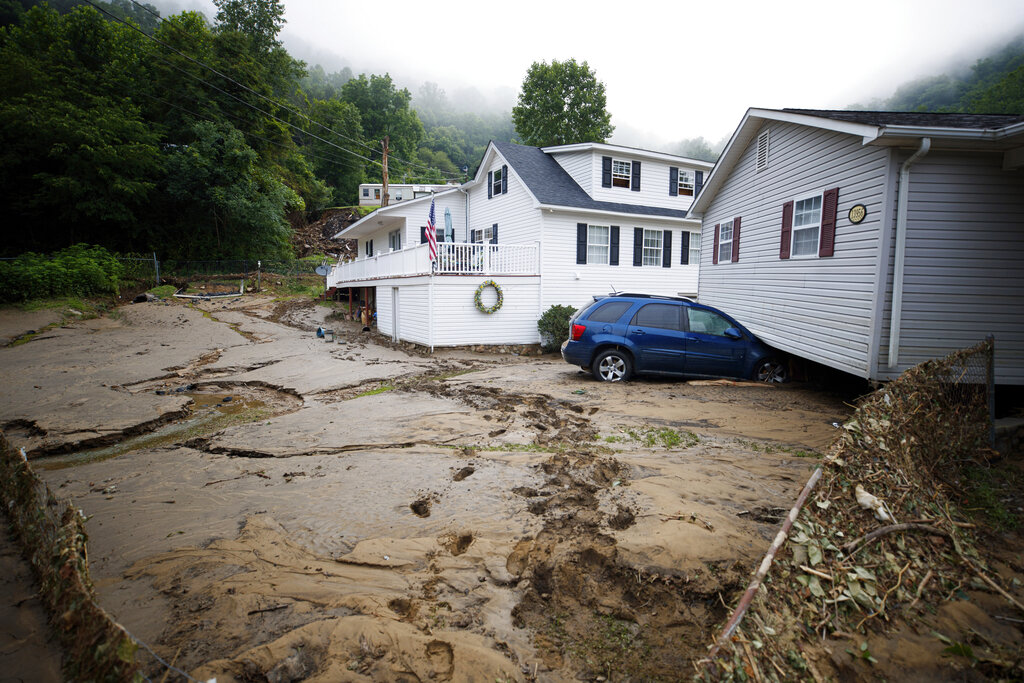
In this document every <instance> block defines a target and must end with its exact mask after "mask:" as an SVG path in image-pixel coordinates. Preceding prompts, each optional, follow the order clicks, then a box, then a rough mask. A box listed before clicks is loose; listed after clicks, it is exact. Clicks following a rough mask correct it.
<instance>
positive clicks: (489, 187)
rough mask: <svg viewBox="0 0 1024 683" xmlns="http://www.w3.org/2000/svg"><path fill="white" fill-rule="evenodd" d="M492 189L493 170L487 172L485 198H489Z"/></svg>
mask: <svg viewBox="0 0 1024 683" xmlns="http://www.w3.org/2000/svg"><path fill="white" fill-rule="evenodd" d="M493 189H494V172H493V171H488V172H487V198H488V199H490V198H491V191H492V190H493Z"/></svg>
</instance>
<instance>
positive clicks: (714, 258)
mask: <svg viewBox="0 0 1024 683" xmlns="http://www.w3.org/2000/svg"><path fill="white" fill-rule="evenodd" d="M721 227H722V224H721V223H716V224H715V250H714V251H713V252H711V262H712V263H718V237H719V235H720V234H721V233H720V229H721Z"/></svg>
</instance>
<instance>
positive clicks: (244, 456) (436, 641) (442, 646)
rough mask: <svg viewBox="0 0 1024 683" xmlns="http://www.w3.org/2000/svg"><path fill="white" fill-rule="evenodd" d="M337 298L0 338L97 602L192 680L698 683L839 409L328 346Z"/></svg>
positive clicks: (127, 319) (546, 366)
mask: <svg viewBox="0 0 1024 683" xmlns="http://www.w3.org/2000/svg"><path fill="white" fill-rule="evenodd" d="M329 310H330V309H328V308H324V307H321V306H313V305H311V304H296V303H293V302H275V301H273V300H270V299H259V298H254V297H251V296H246V297H238V298H235V299H226V300H215V301H211V302H200V303H197V304H194V305H185V304H183V303H180V302H151V303H144V304H136V305H131V306H124V307H121V308H119V309H117V311H116V312H115V314H114V315H112V316H108V317H103V318H97V319H93V320H79V321H74V322H72V323H70V324H67V325H66V326H64V327H53V328H50V329H47V330H46V331H45V332H44V333H41V334H37V335H36V336H35V337H33V338H32V340H31V341H29V342H28V343H22V344H17V345H13V346H7V347H5V348H0V381H2V382H3V383H4V386H5V390H4V392H3V393H2V394H0V425H2V426H3V429H4V432H5V433H6V434H7V436H8V438H9V439H10V440H11V441H12V442H13V443H14V445H15V446H18V447H24V448H25V449H26V450H27V451H28V453H29V457H30V458H31V459H32V462H33V465H34V466H35V467H36V468H37V470H39V471H40V472H41V473H42V474H43V476H44V477H45V479H46V480H47V482H48V483H49V485H50V487H51V488H53V489H54V491H56V492H57V493H58V495H62V496H67V497H69V498H71V499H72V500H74V502H75V504H76V505H78V506H79V507H81V508H82V510H83V511H84V512H85V514H86V515H88V516H89V521H88V523H87V527H88V532H89V548H90V567H91V571H92V575H93V578H94V580H95V582H96V585H97V589H98V593H99V598H100V603H101V604H102V605H103V606H104V607H105V608H106V609H107V610H108V611H109V612H110V613H111V614H112V615H114V616H115V617H116V618H117V619H118V621H119V622H120V623H122V624H123V625H124V626H125V627H126V628H127V629H128V630H129V631H130V632H131V633H133V634H134V635H135V636H137V637H138V638H140V639H142V640H144V641H145V642H147V643H149V644H151V645H152V646H153V647H154V649H155V650H156V651H157V652H158V653H159V654H160V655H161V656H163V657H164V658H165V659H168V660H173V661H174V662H175V664H176V665H177V666H180V667H182V668H185V669H186V670H188V671H190V672H191V673H192V675H194V676H195V677H196V678H200V679H204V680H205V679H207V678H210V677H214V676H216V677H217V680H218V681H221V682H222V683H223V682H224V681H263V680H267V681H291V680H313V681H341V680H353V681H357V680H363V681H368V680H400V681H406V680H409V681H411V680H487V681H495V680H502V681H504V680H541V681H568V680H577V679H580V678H583V679H588V680H594V679H597V680H600V679H601V677H604V678H609V679H611V680H620V679H623V678H632V679H644V680H657V679H662V680H677V679H679V678H680V677H684V676H688V675H689V672H691V671H692V667H691V662H692V661H693V660H694V659H695V658H697V657H699V656H701V655H702V654H703V653H705V652H706V648H707V645H708V643H709V642H710V640H711V639H712V637H713V635H714V634H713V633H712V629H713V628H714V626H715V624H717V623H720V622H721V620H722V619H723V617H724V616H725V607H724V605H725V604H726V603H729V602H730V600H731V598H732V597H734V595H735V594H736V593H737V592H738V591H741V590H742V589H743V587H744V586H745V584H746V582H747V580H749V576H750V573H751V570H752V569H753V567H754V565H755V564H756V563H757V562H758V561H759V559H760V557H761V555H762V554H763V552H764V550H765V549H766V547H767V546H768V545H769V543H770V541H771V539H772V538H773V537H774V534H775V532H776V530H777V527H778V522H779V520H780V517H781V515H782V514H784V512H783V509H788V508H789V506H790V505H791V504H792V502H793V500H794V498H795V497H796V494H797V492H798V491H799V489H800V488H801V487H802V486H803V484H804V482H805V481H806V479H807V477H808V475H809V474H810V471H811V469H812V468H813V466H814V465H816V464H817V459H816V457H815V454H816V453H820V452H823V451H824V450H826V449H827V447H828V445H829V443H830V442H831V440H832V439H833V437H834V435H835V432H836V429H835V427H834V426H833V423H834V422H841V421H842V420H843V419H844V417H845V416H846V415H847V414H848V413H849V412H850V408H849V406H848V405H846V404H845V403H844V402H843V401H842V400H841V399H840V398H839V397H838V396H834V395H830V394H828V393H824V392H822V391H821V390H814V389H811V388H808V387H807V386H804V385H801V384H797V383H794V384H791V385H786V386H782V387H771V386H764V385H755V384H748V383H740V384H735V383H724V384H716V383H700V382H698V383H693V382H691V383H685V382H675V381H660V380H640V381H634V382H631V383H628V384H614V385H608V384H599V383H597V382H595V381H594V380H592V379H591V378H590V377H589V375H585V374H583V373H582V372H581V371H580V370H579V369H578V368H575V367H572V366H569V365H566V364H565V363H563V362H562V361H561V360H560V359H558V358H557V357H554V356H545V357H542V358H540V359H538V358H521V357H517V356H512V355H502V356H498V355H488V354H474V353H470V352H467V351H455V350H447V351H446V350H440V351H438V352H437V353H435V354H434V355H433V356H426V355H424V354H414V355H410V354H409V353H407V352H405V351H403V350H401V349H398V348H394V347H393V346H391V345H390V344H388V343H387V342H386V341H384V340H381V339H380V338H377V337H375V336H373V335H372V334H370V333H365V332H362V331H361V330H360V328H359V327H355V326H349V327H346V326H344V324H342V323H331V324H330V325H329V326H330V327H332V328H333V329H334V330H335V331H336V340H335V341H333V342H328V341H325V340H323V339H319V338H317V337H316V336H315V334H314V331H315V329H316V327H317V326H318V325H319V324H320V323H322V322H323V320H324V316H325V315H326V314H327V313H328V312H329ZM38 326H39V321H35V320H33V321H31V324H29V322H27V321H25V320H23V319H19V314H18V313H16V312H11V311H5V312H2V313H0V335H3V336H5V337H6V338H8V339H17V338H18V337H19V336H20V335H21V334H23V333H24V332H26V331H28V330H29V329H32V328H35V327H38ZM21 328H24V329H21ZM147 673H149V674H150V675H162V670H161V668H160V667H159V666H158V665H156V664H153V665H152V666H150V667H149V668H148V669H147Z"/></svg>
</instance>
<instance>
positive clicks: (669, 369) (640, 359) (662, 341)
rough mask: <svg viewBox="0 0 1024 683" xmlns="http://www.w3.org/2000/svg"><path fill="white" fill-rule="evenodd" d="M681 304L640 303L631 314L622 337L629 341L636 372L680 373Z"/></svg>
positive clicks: (682, 340) (682, 353) (682, 349)
mask: <svg viewBox="0 0 1024 683" xmlns="http://www.w3.org/2000/svg"><path fill="white" fill-rule="evenodd" d="M682 310H683V309H682V306H680V305H679V304H669V303H650V304H645V305H643V306H642V307H641V308H640V309H639V310H638V311H637V312H636V315H634V316H633V320H632V321H631V322H630V324H629V327H628V328H627V329H626V337H627V338H628V340H629V341H630V342H631V343H632V345H633V349H634V357H635V359H636V369H637V371H638V372H656V373H676V374H678V373H682V372H683V365H684V358H685V355H686V333H685V332H684V331H683V319H682Z"/></svg>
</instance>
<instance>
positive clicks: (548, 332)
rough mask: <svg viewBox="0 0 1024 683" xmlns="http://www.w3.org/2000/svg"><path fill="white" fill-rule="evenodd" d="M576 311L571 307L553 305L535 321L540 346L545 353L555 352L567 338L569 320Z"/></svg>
mask: <svg viewBox="0 0 1024 683" xmlns="http://www.w3.org/2000/svg"><path fill="white" fill-rule="evenodd" d="M575 312H576V309H575V308H573V307H572V306H561V305H558V304H556V305H554V306H552V307H551V308H549V309H548V310H546V311H544V315H542V316H541V317H540V320H538V321H537V329H538V330H540V345H541V348H542V349H544V350H545V351H557V350H558V349H559V348H561V346H562V342H564V341H565V340H566V339H568V338H569V319H570V318H571V317H572V314H573V313H575Z"/></svg>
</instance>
